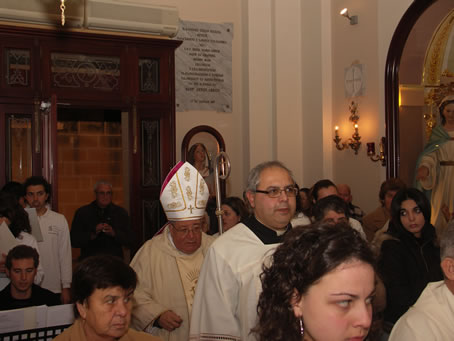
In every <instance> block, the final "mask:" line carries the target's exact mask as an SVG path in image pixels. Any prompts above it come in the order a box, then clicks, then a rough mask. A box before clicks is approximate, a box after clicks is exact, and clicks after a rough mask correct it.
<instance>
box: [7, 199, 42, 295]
mask: <svg viewBox="0 0 454 341" xmlns="http://www.w3.org/2000/svg"><path fill="white" fill-rule="evenodd" d="M2 223H5V224H6V225H7V226H8V228H9V230H10V231H11V233H12V234H13V236H14V238H16V240H17V242H18V244H21V245H22V244H23V245H28V246H31V247H33V248H35V249H36V250H37V251H38V253H39V250H38V243H37V242H36V239H35V237H33V236H32V235H31V234H30V233H31V227H30V222H29V220H28V214H27V212H25V210H24V209H23V207H22V206H21V205H20V204H19V203H18V202H17V200H16V199H15V198H14V196H13V195H12V194H10V193H6V192H4V191H0V225H1V224H2ZM12 247H14V245H11V248H12ZM5 259H6V254H2V255H0V290H1V289H3V288H4V287H5V286H6V285H7V284H8V283H9V280H8V279H7V278H6V275H5ZM43 278H44V270H43V267H42V266H41V264H39V265H38V272H37V273H36V276H35V284H38V285H39V284H41V282H42V280H43Z"/></svg>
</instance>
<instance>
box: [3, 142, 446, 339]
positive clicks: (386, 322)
mask: <svg viewBox="0 0 454 341" xmlns="http://www.w3.org/2000/svg"><path fill="white" fill-rule="evenodd" d="M194 149H196V148H194ZM199 149H200V148H199ZM202 149H203V148H202ZM201 153H202V154H203V150H202V151H201ZM199 158H200V159H203V158H202V157H199ZM206 176H207V174H205V173H203V172H202V173H201V172H200V171H199V170H198V168H196V167H195V166H194V165H193V164H191V163H190V162H179V163H178V164H177V165H176V166H175V167H174V168H173V169H172V170H171V171H170V172H169V174H168V175H167V177H166V179H165V180H164V183H163V185H162V189H161V194H160V201H161V205H162V209H163V211H164V213H165V214H166V216H167V220H168V222H167V223H166V225H165V226H164V227H163V228H162V229H161V230H160V231H159V232H158V233H157V234H156V235H155V236H154V237H153V238H151V239H150V240H148V241H146V242H145V244H143V245H142V246H141V247H140V249H139V250H138V251H137V252H136V253H135V255H134V257H133V258H132V261H131V262H130V264H129V265H128V263H129V262H128V261H127V260H125V257H124V256H125V255H124V250H125V248H131V246H132V245H133V243H134V238H133V233H132V230H131V228H130V225H129V217H128V214H127V212H126V211H125V210H124V209H123V208H121V207H119V206H117V205H115V204H113V202H112V195H113V192H112V185H111V184H109V183H108V182H105V181H100V182H98V183H96V185H95V186H94V196H95V199H94V201H93V202H91V203H90V204H88V205H86V206H83V207H81V208H79V209H78V210H77V212H76V214H75V216H74V219H73V221H72V224H71V230H70V229H69V226H68V223H67V221H66V219H65V218H64V216H63V215H61V214H59V213H57V212H54V211H52V210H51V206H50V203H49V199H50V195H51V186H50V184H49V183H48V182H47V181H46V180H45V179H44V178H43V177H31V178H29V179H27V181H25V183H24V184H23V185H21V184H16V185H15V186H14V184H11V183H10V184H8V185H7V186H5V188H4V189H3V190H2V192H1V193H0V224H1V223H3V222H4V223H5V224H6V225H7V226H8V228H9V230H10V232H11V234H12V235H13V236H14V238H15V239H16V240H17V244H19V245H18V246H15V247H13V248H12V249H11V250H10V251H9V252H8V253H7V254H2V258H1V261H0V280H2V281H3V283H4V285H3V287H2V291H0V310H9V309H16V308H23V307H26V306H31V305H41V304H46V305H57V304H65V303H70V302H71V303H74V312H75V317H76V321H75V323H74V324H73V326H72V327H70V328H69V329H67V330H66V331H64V332H63V333H62V334H61V335H60V336H58V338H57V339H58V340H70V339H77V340H95V339H99V340H118V339H120V340H158V339H160V340H169V341H171V340H172V341H173V340H175V341H177V340H193V341H195V340H260V341H261V340H276V341H277V340H346V339H349V340H350V339H352V340H353V339H354V340H366V339H367V340H371V341H374V340H377V341H381V340H387V339H388V338H390V340H404V341H405V340H417V339H421V340H422V339H424V340H427V339H437V340H448V339H452V338H453V337H454V330H453V327H452V323H451V322H452V319H453V318H454V316H453V315H454V314H453V311H454V284H453V283H454V271H453V269H454V223H451V222H450V221H447V222H446V223H447V227H446V228H444V233H443V234H440V233H438V231H437V230H436V229H435V228H434V226H433V225H432V224H431V203H430V201H429V199H428V198H427V196H426V195H425V194H424V193H422V192H421V191H420V190H418V189H416V188H413V187H407V186H406V185H405V184H404V183H403V182H402V181H400V180H399V179H394V178H391V179H388V180H386V181H385V182H384V183H383V184H382V185H381V187H380V189H378V198H379V202H380V206H379V207H378V208H377V209H376V210H374V211H372V212H370V213H368V214H365V213H364V211H363V210H362V209H361V208H360V207H358V206H356V205H354V204H353V195H352V192H351V189H350V187H349V186H348V185H347V184H339V185H336V184H335V183H334V182H332V181H331V180H329V179H322V180H319V181H317V182H316V183H315V184H312V185H311V186H310V187H301V188H300V187H299V186H298V185H297V184H296V182H295V179H294V177H293V174H292V172H291V171H290V170H289V169H288V168H287V167H286V166H285V165H284V164H282V163H281V162H279V161H268V162H263V163H261V164H259V165H257V166H256V167H254V168H253V169H252V170H251V171H250V173H249V176H248V179H247V184H246V188H245V191H244V195H243V199H241V198H239V197H227V198H225V199H224V200H223V202H222V211H221V214H222V225H223V229H222V233H221V234H219V231H216V230H213V229H212V228H211V227H212V226H213V225H216V224H213V222H211V221H210V220H211V219H210V216H209V215H207V214H206V209H207V204H208V202H209V201H210V197H211V191H210V188H209V186H208V185H207V183H206V181H205V180H204V179H205V178H206ZM13 189H14V190H13ZM22 199H24V202H23V203H21V200H22ZM24 207H30V208H33V209H34V211H25V210H24ZM30 212H35V213H36V215H37V218H38V222H39V228H40V229H41V234H42V240H36V239H35V238H34V237H33V235H32V228H31V226H30V219H29V214H31V213H30ZM448 218H449V217H448ZM448 220H449V219H448ZM205 231H206V232H208V233H206V232H205ZM440 243H441V249H440ZM71 246H73V247H77V248H80V249H81V256H80V259H79V264H78V265H77V267H76V269H75V271H74V273H73V272H72V256H71ZM0 283H1V282H0ZM70 289H71V291H70ZM420 331H421V332H420ZM150 334H151V335H153V336H151V335H150ZM420 335H424V338H422V337H421V336H420Z"/></svg>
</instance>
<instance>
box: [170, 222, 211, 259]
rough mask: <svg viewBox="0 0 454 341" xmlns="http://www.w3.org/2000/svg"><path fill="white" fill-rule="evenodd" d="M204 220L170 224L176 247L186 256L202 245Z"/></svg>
mask: <svg viewBox="0 0 454 341" xmlns="http://www.w3.org/2000/svg"><path fill="white" fill-rule="evenodd" d="M202 225H203V222H202V219H197V220H187V221H174V222H171V223H170V234H171V235H172V240H173V243H174V244H175V247H176V248H177V249H178V250H180V251H181V252H184V253H186V254H192V253H194V252H196V251H197V250H198V248H199V247H200V245H201V244H202Z"/></svg>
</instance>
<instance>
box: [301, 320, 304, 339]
mask: <svg viewBox="0 0 454 341" xmlns="http://www.w3.org/2000/svg"><path fill="white" fill-rule="evenodd" d="M300 331H301V336H303V335H304V326H303V319H302V318H301V317H300Z"/></svg>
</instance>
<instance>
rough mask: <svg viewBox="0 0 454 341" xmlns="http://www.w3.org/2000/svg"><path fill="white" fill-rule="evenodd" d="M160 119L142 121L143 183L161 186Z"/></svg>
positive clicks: (144, 184)
mask: <svg viewBox="0 0 454 341" xmlns="http://www.w3.org/2000/svg"><path fill="white" fill-rule="evenodd" d="M159 146H160V143H159V121H157V120H143V121H142V185H143V186H160V185H161V180H160V179H161V175H160V169H161V164H160V155H159V149H160V148H159Z"/></svg>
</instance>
